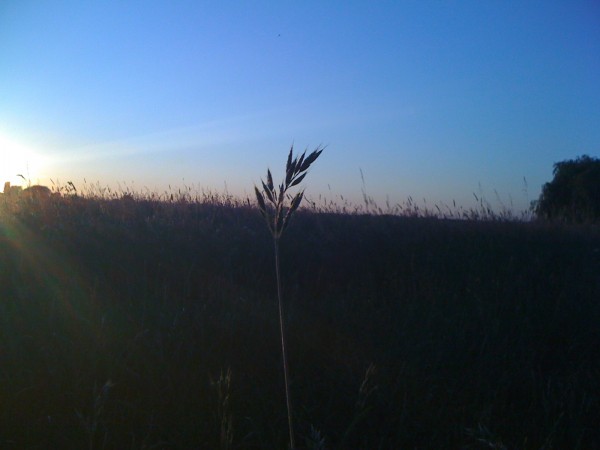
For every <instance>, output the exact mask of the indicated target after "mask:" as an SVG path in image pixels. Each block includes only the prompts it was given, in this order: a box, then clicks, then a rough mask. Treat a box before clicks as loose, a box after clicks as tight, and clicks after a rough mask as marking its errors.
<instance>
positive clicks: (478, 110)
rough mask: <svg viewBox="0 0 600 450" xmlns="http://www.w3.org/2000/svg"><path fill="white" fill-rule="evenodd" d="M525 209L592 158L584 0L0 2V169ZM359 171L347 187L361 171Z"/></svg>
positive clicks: (595, 78) (599, 24)
mask: <svg viewBox="0 0 600 450" xmlns="http://www.w3.org/2000/svg"><path fill="white" fill-rule="evenodd" d="M292 144H293V145H294V149H295V150H296V151H303V150H305V149H308V150H309V151H310V150H312V149H314V148H316V147H317V146H319V145H323V146H326V148H325V151H324V152H323V154H322V156H321V157H320V158H319V160H318V161H317V162H316V163H315V164H314V166H313V167H312V168H311V171H310V174H309V175H308V176H307V178H306V179H305V184H306V187H307V191H306V192H307V195H308V196H309V198H313V199H317V198H318V196H319V195H321V196H322V197H323V196H324V197H327V198H330V199H333V200H337V201H339V199H340V198H341V197H343V198H344V199H349V200H350V201H352V202H355V203H360V202H361V201H362V200H361V199H362V191H363V189H365V190H366V192H367V193H368V195H370V196H372V197H373V198H374V199H375V200H376V201H378V202H379V203H384V202H385V200H386V199H388V200H389V201H390V202H391V203H392V204H394V203H402V202H404V201H405V200H406V199H407V198H408V197H409V196H411V197H412V198H413V199H415V200H416V201H417V202H422V201H423V199H425V201H426V202H427V204H428V205H434V204H448V205H451V204H452V202H453V201H456V203H457V204H460V205H463V206H464V207H470V206H471V205H472V204H473V203H474V201H475V200H474V195H473V194H476V195H477V196H481V195H483V196H485V197H486V199H488V200H489V201H490V203H492V205H495V206H497V205H498V199H500V201H502V202H503V203H504V204H505V205H511V204H512V207H513V208H514V209H515V210H521V209H525V208H527V206H528V205H529V202H530V201H532V200H535V199H536V198H537V197H538V196H539V193H540V190H541V187H542V185H543V183H545V182H548V181H550V180H551V179H552V168H553V164H554V163H555V162H558V161H563V160H566V159H572V158H575V157H577V156H579V155H583V154H588V155H590V156H594V157H600V3H599V2H598V1H597V0H589V1H583V0H564V1H554V0H545V1H535V0H531V1H509V0H503V1H493V0H490V1H480V0H473V1H469V0H463V1H452V0H447V1H440V0H437V1H429V0H422V1H416V0H415V1H409V0H406V1H403V0H397V1H380V2H370V1H360V2H358V1H351V0H348V1H339V2H337V1H322V0H321V1H310V0H307V1H302V2H298V1H296V2H292V1H281V2H272V1H244V2H241V1H240V2H230V1H219V2H204V1H189V2H187V1H163V2H159V1H151V0H146V1H123V0H119V1H111V0H106V1H98V2H94V1H86V2H81V1H78V0H77V1H46V2H39V1H29V0H3V1H2V2H0V178H1V181H11V182H12V183H13V184H24V180H23V179H22V178H20V177H17V174H21V175H23V176H24V177H25V178H26V179H28V180H29V181H30V182H31V183H40V184H45V185H51V183H52V182H54V183H58V184H60V185H65V184H66V183H67V182H68V181H72V182H73V183H75V185H76V186H77V185H79V186H82V184H83V183H84V180H85V183H88V184H98V185H101V186H107V187H112V188H114V189H126V188H129V189H132V190H134V191H137V192H156V193H161V192H164V191H165V190H167V189H169V186H171V189H174V188H175V189H177V188H185V187H188V188H189V187H192V188H194V189H210V190H214V191H217V192H224V191H225V190H227V192H229V193H232V194H234V195H239V196H246V195H251V194H252V192H253V186H254V184H256V183H259V182H260V178H261V177H264V175H265V173H266V169H267V167H270V168H271V170H272V171H273V175H274V177H275V178H276V179H280V178H281V176H282V175H283V169H284V165H285V160H286V157H287V152H288V151H289V148H290V146H291V145H292ZM361 171H362V173H363V175H364V184H363V181H362V179H361Z"/></svg>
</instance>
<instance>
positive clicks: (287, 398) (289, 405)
mask: <svg viewBox="0 0 600 450" xmlns="http://www.w3.org/2000/svg"><path fill="white" fill-rule="evenodd" d="M273 243H274V244H275V275H276V278H277V299H278V302H279V329H280V332H281V354H282V356H283V378H284V382H285V401H286V403H287V413H288V426H289V430H290V449H291V450H294V449H295V448H296V445H295V444H294V425H293V424H292V400H291V397H290V386H289V381H288V380H289V374H288V364H287V356H286V352H285V327H284V324H283V302H282V300H281V278H280V276H279V239H278V238H274V239H273Z"/></svg>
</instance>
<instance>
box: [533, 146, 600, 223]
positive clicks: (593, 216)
mask: <svg viewBox="0 0 600 450" xmlns="http://www.w3.org/2000/svg"><path fill="white" fill-rule="evenodd" d="M553 173H554V179H553V180H552V181H551V182H549V183H546V184H544V186H543V187H542V193H541V194H540V198H539V200H538V201H537V202H535V204H534V210H535V213H536V215H537V216H538V218H543V219H559V220H565V221H568V222H577V223H581V222H596V221H599V220H600V159H598V158H592V157H590V156H587V155H583V156H580V157H578V158H576V159H574V160H572V159H570V160H566V161H562V162H558V163H555V164H554V171H553Z"/></svg>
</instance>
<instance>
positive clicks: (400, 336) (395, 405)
mask: <svg viewBox="0 0 600 450" xmlns="http://www.w3.org/2000/svg"><path fill="white" fill-rule="evenodd" d="M74 194H75V193H74V192H73V191H71V192H68V193H67V192H65V195H63V196H56V197H51V198H47V199H44V200H42V201H40V200H39V199H37V198H23V199H18V200H14V201H13V200H11V201H9V200H8V199H7V198H1V199H0V448H3V449H29V448H30V449H45V448H57V449H58V448H61V449H62V448H64V449H192V448H200V449H205V448H206V449H246V448H247V449H253V448H255V449H259V448H266V449H271V448H272V449H283V448H286V445H287V444H286V443H287V442H288V441H287V438H288V436H287V415H286V405H285V398H284V386H283V376H282V372H281V350H280V347H279V334H278V333H279V328H278V327H279V324H278V313H277V293H276V283H275V274H274V271H273V252H272V240H271V236H270V235H269V232H268V230H267V229H266V227H265V225H264V221H263V219H262V217H261V216H260V214H259V212H258V209H257V208H256V207H255V206H254V205H253V204H250V202H247V201H242V200H237V199H235V198H232V197H230V196H223V195H217V194H210V193H208V194H206V193H205V194H202V195H200V196H198V195H196V196H194V195H192V194H191V193H189V192H185V191H184V192H177V193H175V195H162V196H156V195H154V194H146V195H137V194H135V193H126V194H124V195H123V194H115V193H110V192H107V191H102V190H99V191H96V192H92V193H88V194H87V195H74ZM367 203H368V202H367ZM367 206H368V205H367ZM344 211H345V210H344V208H339V209H338V210H336V209H335V208H331V207H330V208H329V209H328V208H321V209H319V208H312V209H301V210H299V211H298V212H297V215H296V216H295V217H294V218H293V220H292V222H291V224H290V226H289V228H288V230H287V231H286V235H285V236H284V237H283V238H282V240H281V264H282V266H281V269H282V280H283V281H282V283H283V292H284V296H283V298H284V299H285V303H286V305H285V306H286V312H287V314H286V324H287V333H288V358H289V365H290V376H291V396H292V398H293V406H294V421H295V427H296V434H297V436H296V439H297V442H298V444H300V445H301V446H302V448H312V449H317V448H327V449H441V448H450V449H459V448H460V449H490V448H492V449H593V448H600V431H599V428H598V424H599V423H600V422H599V418H600V229H599V228H598V226H597V225H596V226H594V225H580V226H572V225H571V226H567V225H564V224H559V223H542V222H535V221H530V222H527V221H518V220H494V217H493V215H487V216H485V217H483V218H482V219H485V220H477V217H476V214H473V215H472V216H471V218H470V220H444V219H437V218H433V217H420V214H418V211H416V210H415V211H413V212H415V213H414V214H410V215H411V216H412V217H406V216H402V215H382V214H357V213H349V212H348V211H346V212H344ZM421 216H422V215H421ZM496 219H499V218H496Z"/></svg>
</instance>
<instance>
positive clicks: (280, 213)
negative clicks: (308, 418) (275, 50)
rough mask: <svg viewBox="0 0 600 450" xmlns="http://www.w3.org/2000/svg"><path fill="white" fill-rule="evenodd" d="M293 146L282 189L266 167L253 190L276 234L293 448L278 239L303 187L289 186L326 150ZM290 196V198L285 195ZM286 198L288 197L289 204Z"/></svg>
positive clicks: (287, 394)
mask: <svg viewBox="0 0 600 450" xmlns="http://www.w3.org/2000/svg"><path fill="white" fill-rule="evenodd" d="M293 150H294V147H293V146H292V148H290V152H289V154H288V158H287V163H286V166H285V181H284V182H282V183H281V184H280V185H279V189H276V188H275V185H274V184H273V177H272V175H271V170H269V169H267V182H266V183H265V182H264V181H262V180H261V182H262V187H263V190H262V192H261V191H260V190H259V189H258V188H257V187H256V186H255V187H254V192H255V194H256V200H257V202H258V207H259V209H260V212H261V214H262V216H263V218H264V219H265V221H266V223H267V226H268V228H269V231H270V232H271V236H272V237H273V246H274V250H275V276H276V278H277V303H278V306H279V329H280V334H281V355H282V361H283V375H284V383H285V400H286V405H287V415H288V429H289V433H290V448H291V450H294V449H295V448H296V445H295V440H294V425H293V418H292V412H293V410H292V400H291V395H290V383H289V378H290V377H289V368H288V362H287V354H286V350H285V347H286V346H285V322H284V313H283V299H282V296H281V276H280V268H279V240H280V239H281V236H282V235H283V232H284V231H285V229H286V228H287V226H288V224H289V222H290V220H291V218H292V216H293V214H294V212H295V211H296V210H297V209H298V207H299V206H300V203H301V202H302V197H303V196H304V191H301V192H298V193H297V194H296V195H295V196H294V197H293V198H292V197H290V195H289V194H288V192H289V190H290V189H291V188H293V187H294V186H297V185H299V184H300V183H301V182H302V180H304V177H306V174H307V173H308V172H307V171H308V169H309V168H310V166H311V165H312V163H313V162H315V161H316V160H317V158H318V157H319V156H320V155H321V153H322V152H323V149H322V148H317V149H316V150H314V151H313V152H312V153H310V154H309V155H308V156H306V151H305V152H304V153H303V154H302V155H301V156H300V157H296V158H294V155H293ZM265 197H266V198H267V200H268V201H269V203H270V205H269V206H270V208H267V205H266V203H265ZM286 197H287V198H286ZM286 200H289V202H290V203H289V205H287V202H286Z"/></svg>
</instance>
